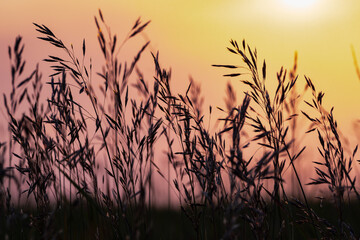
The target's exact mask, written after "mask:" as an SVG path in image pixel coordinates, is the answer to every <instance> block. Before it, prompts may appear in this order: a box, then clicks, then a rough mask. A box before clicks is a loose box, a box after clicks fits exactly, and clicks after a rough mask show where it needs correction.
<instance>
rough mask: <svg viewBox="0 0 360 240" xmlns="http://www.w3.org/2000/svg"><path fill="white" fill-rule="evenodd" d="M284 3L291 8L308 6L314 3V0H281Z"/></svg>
mask: <svg viewBox="0 0 360 240" xmlns="http://www.w3.org/2000/svg"><path fill="white" fill-rule="evenodd" d="M283 2H284V4H285V5H287V6H288V7H291V8H297V9H299V8H302V9H304V8H310V7H312V6H313V5H315V3H316V0H283Z"/></svg>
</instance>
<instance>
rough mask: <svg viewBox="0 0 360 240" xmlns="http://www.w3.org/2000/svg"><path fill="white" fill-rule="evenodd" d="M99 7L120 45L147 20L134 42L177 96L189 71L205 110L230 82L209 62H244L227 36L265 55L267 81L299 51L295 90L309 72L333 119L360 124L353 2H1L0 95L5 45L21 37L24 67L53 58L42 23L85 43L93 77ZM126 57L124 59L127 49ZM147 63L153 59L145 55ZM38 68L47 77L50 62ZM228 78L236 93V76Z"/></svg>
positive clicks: (219, 102) (358, 6) (359, 5)
mask: <svg viewBox="0 0 360 240" xmlns="http://www.w3.org/2000/svg"><path fill="white" fill-rule="evenodd" d="M99 8H101V9H102V12H103V14H104V17H105V19H106V21H107V23H108V24H109V25H110V27H111V29H112V32H113V33H117V34H118V37H119V39H121V38H124V36H125V35H126V33H127V32H128V30H129V29H130V28H131V27H132V25H133V23H134V22H135V20H136V19H137V18H138V17H139V16H141V17H142V19H143V20H144V21H147V20H151V24H150V25H149V27H148V28H147V29H146V31H145V35H142V36H140V37H138V39H137V40H136V41H138V43H139V45H141V44H142V43H144V42H145V41H146V39H147V38H148V39H150V40H151V46H150V49H149V50H152V51H157V50H159V51H160V60H161V62H162V64H163V66H164V67H167V68H169V67H171V68H172V69H173V82H174V85H175V86H176V87H178V89H179V90H180V91H183V89H184V88H186V85H187V84H188V78H189V76H190V75H191V76H192V77H193V78H194V79H195V80H196V81H198V82H200V83H201V86H202V90H203V93H204V95H205V99H206V102H205V103H206V104H207V105H208V104H211V105H213V106H223V98H224V96H225V84H226V82H227V81H228V80H229V79H226V78H224V77H222V74H225V73H228V72H226V71H225V70H223V69H216V68H213V67H211V64H235V65H239V64H242V63H241V59H240V58H239V57H236V56H232V55H231V54H230V53H229V52H228V51H227V50H226V47H227V46H229V40H230V39H235V40H238V41H242V39H246V41H247V43H248V44H250V45H251V46H253V47H256V48H257V50H258V53H259V59H260V62H262V59H266V62H267V65H268V70H269V71H268V76H269V78H268V81H269V84H270V85H271V82H272V81H273V82H274V81H276V79H275V76H276V74H275V73H276V71H277V70H279V69H280V67H281V66H284V67H286V68H290V67H291V66H292V64H293V57H294V52H295V51H298V56H299V61H298V64H299V71H298V73H299V75H300V78H299V81H300V84H301V85H303V84H304V82H305V81H304V78H303V75H304V74H305V75H307V76H309V77H311V79H312V80H313V82H314V83H315V85H316V86H317V89H318V90H322V91H324V92H325V93H326V94H325V100H324V101H325V105H326V106H332V105H333V106H335V117H336V118H337V119H338V120H339V122H340V127H341V128H342V129H344V131H345V132H349V131H350V130H351V127H352V122H353V121H354V120H356V119H360V111H359V102H360V94H358V93H359V92H360V81H359V79H358V78H357V76H356V72H355V68H354V64H353V59H352V54H351V45H353V46H354V48H355V51H356V53H357V55H358V57H359V58H360V14H359V13H360V1H358V0H347V1H340V0H312V1H311V0H307V1H291V0H222V1H220V0H206V1H200V0H192V1H184V0H182V1H180V0H172V1H169V0H152V1H148V0H146V1H145V0H142V1H141V0H134V1H115V0H112V1H109V0H107V1H94V0H88V1H69V0H62V1H45V0H34V1H25V0H17V1H1V3H0V20H1V21H0V73H1V81H2V89H1V93H3V92H7V91H9V86H10V71H9V61H8V54H7V46H8V45H12V44H13V42H14V39H15V37H16V36H17V35H19V34H20V35H22V36H23V37H24V42H25V45H26V46H25V58H26V60H27V62H28V68H27V69H28V71H29V70H30V69H29V67H30V66H34V65H35V63H36V62H39V61H41V60H42V59H44V58H46V57H47V55H48V54H52V55H56V54H59V51H58V50H56V49H54V48H53V47H51V46H49V45H48V44H45V43H44V42H42V41H40V40H38V39H36V37H37V36H39V34H38V33H37V32H36V31H35V28H34V26H33V25H32V22H36V23H40V24H45V25H46V26H48V27H49V28H50V29H52V30H53V32H54V33H55V34H56V35H57V36H58V37H59V38H61V39H63V41H64V42H65V43H66V44H70V43H73V44H74V47H75V49H78V52H79V53H81V43H82V39H83V38H85V39H86V42H87V44H88V49H89V53H88V56H89V57H92V58H93V60H94V65H95V70H97V71H99V70H100V69H101V64H102V62H101V60H102V59H100V60H99V59H97V58H98V56H100V50H99V47H98V44H97V39H96V27H95V24H94V20H93V17H94V15H96V14H97V11H98V9H99ZM136 46H137V45H136ZM123 55H124V57H126V56H127V53H126V51H125V50H124V53H123ZM145 59H150V54H149V53H147V58H146V56H145ZM40 66H41V69H42V71H43V72H44V75H45V76H44V79H45V80H46V78H45V77H46V75H48V73H49V72H48V70H47V69H48V68H47V66H48V65H47V64H46V63H41V64H40ZM143 69H144V70H145V71H148V73H147V74H148V75H149V76H152V74H153V66H152V65H151V62H150V63H145V64H144V67H143ZM231 81H232V83H233V84H234V86H235V87H236V91H237V93H241V92H242V91H243V90H242V85H241V84H240V82H239V81H238V79H231ZM1 104H2V103H1Z"/></svg>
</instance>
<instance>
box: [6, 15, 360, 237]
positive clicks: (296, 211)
mask: <svg viewBox="0 0 360 240" xmlns="http://www.w3.org/2000/svg"><path fill="white" fill-rule="evenodd" d="M95 24H96V28H97V30H98V41H99V45H100V49H101V52H102V54H103V56H102V57H103V59H104V66H103V68H102V72H99V73H94V72H93V66H92V61H91V59H88V56H87V52H86V49H87V46H86V42H85V40H83V41H82V49H81V53H82V54H81V56H77V55H76V54H75V50H74V48H73V46H72V45H70V47H69V46H67V44H66V43H64V42H62V40H61V39H60V38H59V37H58V36H57V35H55V33H53V32H52V31H51V30H50V29H49V28H48V27H46V26H45V25H41V24H34V25H35V28H36V30H37V31H38V32H39V39H41V40H43V41H44V42H45V43H50V44H51V45H53V46H54V47H56V48H57V49H59V50H61V51H62V55H59V56H49V57H48V58H47V59H44V61H46V62H49V63H50V64H51V66H50V68H51V69H52V74H51V75H50V76H49V77H46V80H45V81H42V76H41V73H40V70H39V68H38V67H36V68H35V69H34V70H33V71H32V72H30V74H28V75H25V72H26V71H24V69H25V61H24V59H22V53H23V50H24V45H23V43H22V39H21V37H18V38H17V39H16V40H15V44H14V46H13V47H9V58H10V61H11V78H12V79H11V83H12V90H11V92H10V94H5V95H4V96H3V99H4V100H3V104H4V108H5V109H6V112H7V117H8V119H7V121H8V124H9V125H8V126H9V134H10V136H11V137H10V138H9V140H8V141H6V142H4V143H1V144H0V150H1V151H0V198H1V202H2V204H1V206H0V207H1V209H0V210H1V212H2V213H4V214H1V219H0V226H1V229H3V230H2V231H0V236H1V237H2V238H9V239H28V238H43V239H49V238H60V239H61V238H64V239H72V238H76V239H87V238H95V239H278V238H281V239H309V238H317V239H357V238H358V237H359V226H358V223H357V222H356V220H354V218H353V216H352V214H351V213H353V214H355V212H353V211H352V209H353V208H354V209H356V210H354V211H357V206H358V204H359V193H358V189H357V184H356V178H355V175H354V173H353V172H354V171H353V170H352V169H353V168H354V163H355V162H354V159H356V153H357V147H356V148H355V149H354V151H353V153H352V154H350V155H347V153H346V151H345V150H344V144H343V140H342V139H341V135H340V134H339V130H338V126H337V123H336V121H335V118H334V114H333V110H332V109H331V110H330V111H327V110H326V109H325V108H324V107H323V105H322V100H323V97H324V94H323V93H322V92H317V91H316V89H315V86H314V85H313V83H312V81H311V80H310V78H308V77H305V80H306V86H305V90H304V92H305V91H307V90H310V91H311V92H312V99H310V100H308V99H305V103H306V104H307V106H309V107H310V108H311V109H310V113H309V110H308V109H303V110H300V109H299V103H300V100H301V99H302V98H304V92H302V93H298V92H297V90H296V86H297V85H299V84H298V81H299V80H298V79H299V78H300V77H298V76H297V74H296V69H297V55H295V62H294V67H293V68H292V69H291V70H289V71H287V70H285V69H284V68H281V69H280V71H279V72H278V73H277V75H276V77H275V81H276V83H277V87H276V90H275V91H274V92H269V88H268V85H267V84H268V81H273V77H272V76H269V75H268V74H267V69H266V62H265V61H263V62H262V63H261V64H259V61H258V57H257V51H256V49H253V48H251V47H250V46H249V45H248V44H246V42H245V41H243V42H241V43H240V44H238V42H237V41H234V40H231V41H230V44H231V46H230V47H229V48H228V50H229V51H230V52H231V53H232V54H236V55H237V56H239V57H240V62H241V65H240V66H238V65H224V64H216V65H213V66H215V67H221V68H224V69H226V70H227V71H230V73H226V74H225V75H224V76H226V77H232V78H236V79H240V81H241V82H242V84H243V85H244V86H246V88H244V89H246V90H245V91H244V95H243V96H244V97H243V99H242V100H240V101H238V100H237V96H236V94H235V91H234V89H233V87H232V85H231V84H230V83H229V84H228V85H227V92H226V98H225V105H226V109H225V110H224V109H221V108H219V107H218V108H216V109H213V108H212V107H211V106H210V107H209V108H208V110H206V111H205V109H207V108H205V107H204V106H203V97H202V95H201V87H200V85H199V84H197V83H196V82H195V81H194V80H193V79H190V84H189V86H188V88H187V91H186V92H185V93H178V92H177V91H176V89H172V87H171V81H172V80H171V70H168V69H167V68H166V67H163V66H164V65H163V63H161V61H160V56H159V53H152V56H153V62H154V66H155V72H154V74H153V75H154V78H153V81H146V80H145V79H144V76H143V73H142V72H141V68H140V67H139V66H138V62H139V59H140V58H141V56H142V54H143V53H145V52H146V51H147V47H148V45H149V42H147V43H145V44H144V45H143V46H142V47H141V48H140V49H139V50H138V53H137V54H136V55H135V56H134V60H133V61H132V62H130V63H127V62H126V61H124V60H123V59H121V58H120V57H119V55H118V53H119V50H120V49H121V48H123V47H126V46H127V45H126V43H127V42H128V41H131V40H133V38H135V37H136V36H137V35H138V34H139V33H141V32H142V31H144V29H145V28H146V27H147V25H148V24H149V22H146V23H142V22H141V20H140V19H138V20H137V21H136V22H135V24H134V25H133V27H132V28H131V30H130V31H129V33H128V34H127V36H126V38H125V39H124V40H123V41H122V42H119V40H118V38H117V36H116V35H112V34H111V31H110V28H109V26H108V25H107V24H106V22H105V19H104V17H103V15H102V13H101V11H99V17H95ZM87 63H88V64H87ZM167 67H168V66H167ZM94 78H96V79H101V80H102V82H103V84H102V85H101V86H100V88H99V90H98V89H94V86H93V85H92V80H93V79H94ZM43 83H45V84H47V87H48V89H50V92H46V93H45V92H44V91H42V89H43ZM132 88H133V89H135V90H137V91H138V96H136V95H134V94H132V91H131V89H132ZM42 94H43V95H44V94H45V96H43V97H45V98H46V101H45V102H44V101H41V99H42V97H41V95H42ZM20 106H21V107H20ZM214 111H217V113H216V114H220V115H221V117H220V118H219V119H218V122H217V124H218V126H219V127H218V128H217V129H216V130H215V131H210V130H209V126H208V124H207V123H206V124H205V123H204V119H207V117H209V118H210V117H211V116H212V115H213V114H214V113H213V112H214ZM299 114H302V115H304V116H305V117H306V118H307V119H308V120H309V121H310V124H309V130H308V131H307V132H306V133H300V132H299V131H300V130H301V129H299V128H298V122H297V121H298V120H297V119H298V117H299ZM304 134H316V137H317V139H318V143H317V144H318V151H319V156H320V157H321V160H315V161H314V162H313V167H314V169H315V171H316V174H317V176H316V177H315V178H312V179H309V180H308V181H306V182H303V181H302V180H301V179H300V177H299V172H300V169H298V167H297V165H296V163H297V162H298V161H300V160H303V158H302V154H303V152H304V151H305V150H306V145H304V146H302V144H303V143H302V142H301V141H300V140H299V139H298V138H297V137H298V136H299V135H304ZM245 136H246V137H245ZM159 146H161V147H159ZM253 146H255V148H257V149H258V150H257V151H256V150H255V151H254V147H253ZM160 149H161V150H160ZM164 149H166V159H167V161H168V164H167V165H166V168H164V167H162V165H158V162H159V160H158V159H159V158H160V155H161V154H162V151H163V150H164ZM259 149H260V151H259ZM314 159H316V157H314ZM287 169H291V171H287ZM289 172H290V173H289ZM154 174H156V175H159V176H160V177H161V178H162V179H163V180H164V181H163V182H164V183H166V184H167V185H166V186H164V185H161V184H159V183H158V182H156V181H154V176H155V175H154ZM289 175H291V176H289ZM290 179H292V182H291V184H287V182H286V181H289V180H290ZM286 184H287V186H286ZM305 185H326V187H327V188H324V189H328V195H326V196H325V197H324V198H323V199H320V200H319V201H320V202H317V201H318V200H317V199H316V198H315V196H313V195H311V194H307V193H306V192H305V190H304V186H305ZM288 186H291V187H292V189H293V190H291V189H289V187H288ZM165 187H166V188H167V189H168V192H169V193H168V206H169V207H170V201H171V200H170V191H174V192H175V193H176V196H177V198H178V207H174V208H173V209H170V208H169V207H168V209H166V210H165V208H164V209H161V208H159V206H158V205H156V202H154V201H155V197H154V193H155V190H156V189H159V188H165ZM16 189H17V191H16ZM16 192H18V195H16ZM328 209H336V213H335V211H334V213H331V214H329V212H330V211H329V210H328Z"/></svg>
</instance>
